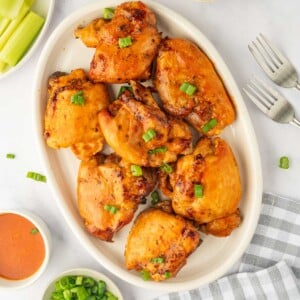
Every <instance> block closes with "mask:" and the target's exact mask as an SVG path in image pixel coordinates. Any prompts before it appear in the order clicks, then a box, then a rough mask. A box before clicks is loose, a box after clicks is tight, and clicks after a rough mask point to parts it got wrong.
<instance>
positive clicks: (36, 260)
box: [0, 211, 49, 288]
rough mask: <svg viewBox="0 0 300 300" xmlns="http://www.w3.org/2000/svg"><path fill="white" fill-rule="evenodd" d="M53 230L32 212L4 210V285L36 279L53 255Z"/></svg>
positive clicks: (0, 242) (0, 240) (0, 234)
mask: <svg viewBox="0 0 300 300" xmlns="http://www.w3.org/2000/svg"><path fill="white" fill-rule="evenodd" d="M48 238H49V231H48V229H47V228H46V225H45V223H43V221H42V220H41V219H40V218H38V217H37V216H34V215H32V214H30V213H23V212H15V211H7V212H0V287H13V288H17V287H22V286H26V285H28V284H30V283H32V282H33V281H35V280H36V279H37V278H38V276H39V275H40V274H41V273H42V272H43V271H44V269H45V267H46V264H47V262H48V259H49V241H48Z"/></svg>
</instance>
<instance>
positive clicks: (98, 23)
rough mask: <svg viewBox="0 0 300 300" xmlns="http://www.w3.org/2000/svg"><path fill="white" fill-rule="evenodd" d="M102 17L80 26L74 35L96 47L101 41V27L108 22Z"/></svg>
mask: <svg viewBox="0 0 300 300" xmlns="http://www.w3.org/2000/svg"><path fill="white" fill-rule="evenodd" d="M106 23H107V21H105V20H104V19H102V18H97V19H95V20H93V21H92V22H90V23H89V24H88V25H86V26H83V27H82V26H79V27H78V28H76V29H75V31H74V36H75V37H76V38H77V39H80V40H81V41H82V42H83V43H84V44H85V45H86V46H87V47H89V48H96V47H97V45H98V43H99V37H98V33H99V30H100V28H101V27H102V26H103V25H104V24H106Z"/></svg>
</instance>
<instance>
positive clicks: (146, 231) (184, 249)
mask: <svg viewBox="0 0 300 300" xmlns="http://www.w3.org/2000/svg"><path fill="white" fill-rule="evenodd" d="M200 242H201V239H200V234H199V232H198V231H197V230H196V228H195V226H194V225H192V223H190V222H189V221H188V220H185V219H184V218H182V217H181V216H175V215H173V214H169V213H166V212H164V211H162V210H160V209H156V208H150V209H147V210H145V211H143V212H142V213H141V214H140V215H139V216H138V217H137V218H136V220H135V222H134V224H133V226H132V228H131V231H130V233H129V236H128V239H127V243H126V248H125V260H126V268H127V269H129V270H137V271H142V272H143V273H144V276H146V277H148V276H149V278H150V277H151V278H152V279H153V280H155V281H162V280H165V279H168V278H170V277H174V276H176V274H177V272H178V271H179V270H180V269H181V268H182V267H183V266H184V265H185V263H186V259H187V257H188V256H189V255H190V254H191V253H192V252H193V251H194V250H195V249H196V248H197V247H198V246H199V244H200Z"/></svg>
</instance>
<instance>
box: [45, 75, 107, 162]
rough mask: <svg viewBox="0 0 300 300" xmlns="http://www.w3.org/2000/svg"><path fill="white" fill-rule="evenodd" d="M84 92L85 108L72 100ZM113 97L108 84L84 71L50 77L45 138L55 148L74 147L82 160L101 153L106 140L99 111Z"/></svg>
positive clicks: (74, 150)
mask: <svg viewBox="0 0 300 300" xmlns="http://www.w3.org/2000/svg"><path fill="white" fill-rule="evenodd" d="M80 91H82V92H83V97H84V104H83V105H76V104H73V103H71V97H72V96H73V95H75V94H76V93H78V92H80ZM108 104H109V96H108V92H107V89H106V86H105V85H104V84H100V83H98V84H94V83H92V82H91V81H89V80H88V78H87V75H86V73H85V71H84V70H82V69H77V70H74V71H72V72H71V73H70V74H63V73H54V74H53V75H52V76H51V77H50V78H49V86H48V103H47V108H46V113H45V130H44V136H45V138H46V142H47V145H48V146H49V147H51V148H54V149H59V148H66V147H71V148H72V150H73V152H74V153H75V154H76V156H77V157H78V158H79V159H80V160H87V159H88V158H90V157H91V156H92V155H94V154H95V153H97V152H99V151H100V150H101V149H102V147H103V144H104V142H105V141H104V137H103V134H102V132H101V130H100V126H99V123H98V112H99V111H100V110H101V109H103V108H105V107H107V106H108Z"/></svg>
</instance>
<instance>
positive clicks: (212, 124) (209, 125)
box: [202, 118, 218, 133]
mask: <svg viewBox="0 0 300 300" xmlns="http://www.w3.org/2000/svg"><path fill="white" fill-rule="evenodd" d="M217 124H218V121H217V119H215V118H213V119H211V120H209V121H208V122H207V123H206V124H204V125H203V127H202V131H203V132H204V133H208V132H209V131H210V130H211V129H213V128H214V127H215V126H216V125H217Z"/></svg>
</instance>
